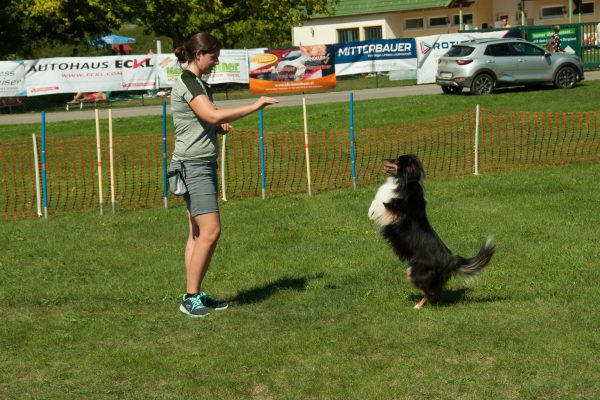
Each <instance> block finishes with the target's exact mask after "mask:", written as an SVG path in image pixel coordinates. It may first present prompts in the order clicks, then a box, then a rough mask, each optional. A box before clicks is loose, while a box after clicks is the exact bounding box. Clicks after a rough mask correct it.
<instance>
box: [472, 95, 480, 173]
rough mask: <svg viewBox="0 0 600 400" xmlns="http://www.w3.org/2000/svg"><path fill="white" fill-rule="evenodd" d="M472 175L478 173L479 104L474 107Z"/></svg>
mask: <svg viewBox="0 0 600 400" xmlns="http://www.w3.org/2000/svg"><path fill="white" fill-rule="evenodd" d="M473 158H474V160H475V161H474V165H473V170H474V172H473V175H479V104H477V106H476V107H475V154H474V157H473Z"/></svg>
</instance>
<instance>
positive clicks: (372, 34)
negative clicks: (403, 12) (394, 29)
mask: <svg viewBox="0 0 600 400" xmlns="http://www.w3.org/2000/svg"><path fill="white" fill-rule="evenodd" d="M382 37H383V35H382V33H381V26H368V27H366V28H365V40H379V39H381V38H382Z"/></svg>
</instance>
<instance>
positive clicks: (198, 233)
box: [185, 212, 221, 293]
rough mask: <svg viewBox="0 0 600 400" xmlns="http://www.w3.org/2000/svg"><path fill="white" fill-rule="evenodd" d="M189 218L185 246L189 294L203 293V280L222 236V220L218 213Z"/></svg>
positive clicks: (187, 289)
mask: <svg viewBox="0 0 600 400" xmlns="http://www.w3.org/2000/svg"><path fill="white" fill-rule="evenodd" d="M188 218H189V227H190V231H189V236H188V240H187V243H186V246H185V271H186V291H187V293H198V292H200V291H201V287H202V280H203V279H204V275H206V271H208V267H209V265H210V260H211V259H212V256H213V253H214V252H215V249H216V248H217V242H218V240H219V236H220V234H221V220H220V216H219V213H218V212H213V213H208V214H201V215H197V216H195V217H193V218H192V217H191V216H190V215H189V213H188Z"/></svg>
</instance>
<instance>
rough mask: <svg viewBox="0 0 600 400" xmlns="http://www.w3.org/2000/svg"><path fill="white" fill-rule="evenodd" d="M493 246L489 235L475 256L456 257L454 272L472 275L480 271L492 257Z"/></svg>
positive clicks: (492, 240) (492, 239)
mask: <svg viewBox="0 0 600 400" xmlns="http://www.w3.org/2000/svg"><path fill="white" fill-rule="evenodd" d="M494 248H495V246H494V237H493V236H489V237H488V238H487V240H486V241H485V244H484V245H483V246H481V249H479V253H477V255H476V256H475V257H473V258H463V257H456V260H455V264H454V272H455V273H456V274H459V275H473V274H475V273H477V272H478V271H481V270H482V269H483V268H485V266H486V265H488V264H489V262H490V260H491V259H492V256H493V255H494Z"/></svg>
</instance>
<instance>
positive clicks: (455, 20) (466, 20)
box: [452, 14, 473, 25]
mask: <svg viewBox="0 0 600 400" xmlns="http://www.w3.org/2000/svg"><path fill="white" fill-rule="evenodd" d="M463 24H469V25H473V14H463ZM452 25H460V15H454V16H453V17H452Z"/></svg>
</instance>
